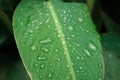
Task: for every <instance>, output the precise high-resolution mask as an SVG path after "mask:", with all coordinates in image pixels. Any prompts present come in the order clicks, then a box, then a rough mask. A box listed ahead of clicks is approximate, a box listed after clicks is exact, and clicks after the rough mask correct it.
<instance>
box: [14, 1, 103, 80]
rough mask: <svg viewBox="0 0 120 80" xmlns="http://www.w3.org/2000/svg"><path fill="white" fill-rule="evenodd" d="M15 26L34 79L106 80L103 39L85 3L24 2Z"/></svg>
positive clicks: (21, 48)
mask: <svg viewBox="0 0 120 80" xmlns="http://www.w3.org/2000/svg"><path fill="white" fill-rule="evenodd" d="M78 13H79V14H78ZM13 26H14V35H15V39H16V43H17V46H18V49H19V52H20V56H21V58H22V60H23V63H24V65H25V67H26V69H27V71H28V73H29V76H30V77H31V79H32V80H103V75H104V65H103V58H102V54H101V53H102V48H101V44H100V38H99V36H98V34H97V32H96V30H95V26H94V24H93V23H92V20H91V17H90V14H89V12H88V9H87V7H86V5H85V4H83V3H65V2H62V1H56V0H50V1H42V0H34V1H29V0H22V2H21V3H20V4H19V6H18V7H17V8H16V11H15V13H14V17H13Z"/></svg>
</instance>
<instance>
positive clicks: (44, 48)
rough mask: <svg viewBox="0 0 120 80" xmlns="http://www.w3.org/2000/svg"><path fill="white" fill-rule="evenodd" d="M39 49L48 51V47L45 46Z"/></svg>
mask: <svg viewBox="0 0 120 80" xmlns="http://www.w3.org/2000/svg"><path fill="white" fill-rule="evenodd" d="M41 49H42V50H43V51H44V52H46V53H47V52H49V49H48V48H46V47H42V48H41Z"/></svg>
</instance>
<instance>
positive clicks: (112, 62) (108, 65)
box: [104, 49, 120, 80]
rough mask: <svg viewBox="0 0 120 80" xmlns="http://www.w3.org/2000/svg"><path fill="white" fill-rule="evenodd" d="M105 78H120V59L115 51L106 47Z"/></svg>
mask: <svg viewBox="0 0 120 80" xmlns="http://www.w3.org/2000/svg"><path fill="white" fill-rule="evenodd" d="M104 59H105V80H120V59H119V58H118V57H117V56H116V55H115V53H114V52H110V51H108V50H107V49H104Z"/></svg>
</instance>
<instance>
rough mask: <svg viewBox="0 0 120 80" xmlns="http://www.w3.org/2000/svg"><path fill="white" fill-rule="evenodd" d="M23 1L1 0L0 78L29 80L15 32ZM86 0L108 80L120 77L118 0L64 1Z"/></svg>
mask: <svg viewBox="0 0 120 80" xmlns="http://www.w3.org/2000/svg"><path fill="white" fill-rule="evenodd" d="M20 1H21V0H0V80H30V79H29V76H28V74H27V72H26V70H25V68H24V66H23V63H22V62H21V59H20V56H19V52H18V50H17V47H16V44H15V40H14V36H13V31H12V16H13V13H14V10H15V8H16V6H17V5H18V4H19V2H20ZM64 2H77V3H79V2H82V3H85V4H86V5H87V6H88V8H89V11H90V14H91V17H92V19H93V22H94V24H95V25H96V29H97V31H98V33H99V34H100V36H101V43H102V46H103V51H104V53H103V56H104V60H105V80H120V5H119V0H64Z"/></svg>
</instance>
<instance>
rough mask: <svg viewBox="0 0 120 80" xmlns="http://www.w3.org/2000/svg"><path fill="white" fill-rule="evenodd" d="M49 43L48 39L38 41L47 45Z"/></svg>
mask: <svg viewBox="0 0 120 80" xmlns="http://www.w3.org/2000/svg"><path fill="white" fill-rule="evenodd" d="M49 42H52V40H51V39H50V38H47V39H45V40H42V41H40V43H49Z"/></svg>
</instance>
